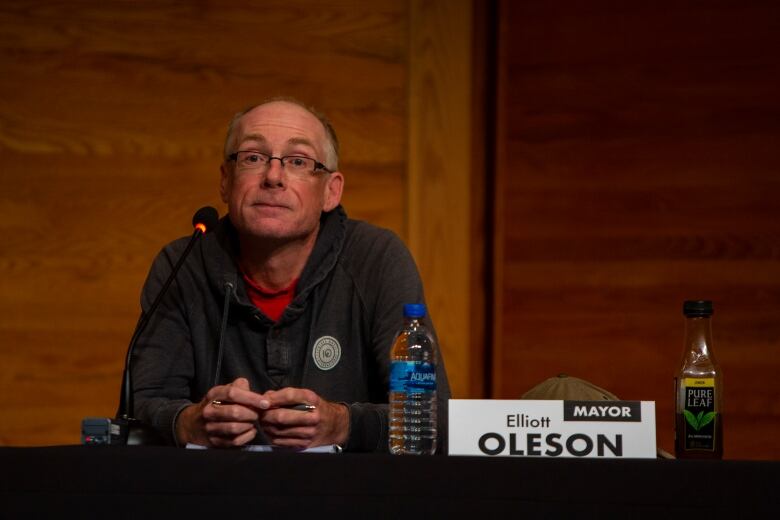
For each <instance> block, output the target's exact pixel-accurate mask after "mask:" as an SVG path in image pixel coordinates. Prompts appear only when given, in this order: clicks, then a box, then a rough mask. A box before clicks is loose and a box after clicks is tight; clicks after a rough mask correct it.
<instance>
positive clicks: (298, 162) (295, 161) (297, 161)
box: [289, 157, 306, 168]
mask: <svg viewBox="0 0 780 520" xmlns="http://www.w3.org/2000/svg"><path fill="white" fill-rule="evenodd" d="M289 163H290V165H291V166H294V167H296V168H301V167H303V166H306V159H304V158H303V157H290V159H289Z"/></svg>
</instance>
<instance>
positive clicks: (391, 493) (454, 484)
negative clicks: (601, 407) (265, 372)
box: [0, 446, 780, 519]
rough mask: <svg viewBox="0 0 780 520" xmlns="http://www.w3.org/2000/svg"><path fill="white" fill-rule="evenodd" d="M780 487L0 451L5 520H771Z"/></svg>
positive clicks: (163, 451) (335, 460)
mask: <svg viewBox="0 0 780 520" xmlns="http://www.w3.org/2000/svg"><path fill="white" fill-rule="evenodd" d="M778 487H780V462H775V461H772V462H770V461H766V462H761V461H688V460H594V459H576V460H575V459H534V458H503V457H501V458H488V457H452V456H449V457H448V456H434V457H394V456H390V455H370V454H362V455H361V454H340V455H326V454H293V453H248V452H241V451H224V450H209V451H196V450H183V449H176V448H164V447H141V446H133V447H108V446H94V447H87V446H60V447H50V448H0V498H1V499H2V500H0V518H6V517H7V518H17V517H28V516H30V515H32V516H40V515H41V514H45V515H49V514H51V515H57V516H62V515H63V514H64V513H66V512H67V513H69V514H74V515H76V516H77V517H89V518H103V517H105V518H112V519H113V518H140V517H149V516H154V517H162V516H166V517H168V518H177V517H182V516H183V515H194V516H195V517H204V516H210V517H212V518H215V519H217V518H228V517H229V516H231V515H238V514H242V515H245V514H248V515H249V518H277V517H278V518H298V517H310V518H311V516H312V515H320V516H318V518H330V517H336V516H338V517H341V518H344V517H354V518H423V517H426V518H440V517H445V516H446V517H449V516H451V517H453V518H462V517H463V515H475V517H476V518H498V517H503V518H528V517H532V518H538V517H559V516H569V517H574V516H576V517H577V518H583V517H585V518H595V517H620V516H625V517H626V518H636V517H642V518H667V517H670V515H672V514H684V515H686V516H685V517H684V518H713V517H717V518H748V517H753V516H755V515H756V514H758V513H762V512H763V513H767V514H769V515H770V516H769V517H770V518H774V517H776V515H777V512H778V506H780V499H779V497H780V492H779V491H778ZM267 515H273V516H267ZM322 515H327V516H322ZM627 515H630V516H627ZM681 518H682V517H681Z"/></svg>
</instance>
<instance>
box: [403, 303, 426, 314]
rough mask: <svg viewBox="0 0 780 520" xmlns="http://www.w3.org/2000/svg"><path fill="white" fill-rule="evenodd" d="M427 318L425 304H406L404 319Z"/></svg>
mask: <svg viewBox="0 0 780 520" xmlns="http://www.w3.org/2000/svg"><path fill="white" fill-rule="evenodd" d="M423 317H425V304H424V303H405V304H404V318H423Z"/></svg>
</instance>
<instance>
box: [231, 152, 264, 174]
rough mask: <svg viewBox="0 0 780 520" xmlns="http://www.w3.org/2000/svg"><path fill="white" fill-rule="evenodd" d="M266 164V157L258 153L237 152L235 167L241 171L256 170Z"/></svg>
mask: <svg viewBox="0 0 780 520" xmlns="http://www.w3.org/2000/svg"><path fill="white" fill-rule="evenodd" d="M267 164H268V156H267V155H265V154H262V153H260V152H252V151H249V152H238V154H237V157H236V165H237V166H238V167H239V168H240V169H242V170H256V169H258V168H263V167H265V166H266V165H267Z"/></svg>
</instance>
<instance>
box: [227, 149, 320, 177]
mask: <svg viewBox="0 0 780 520" xmlns="http://www.w3.org/2000/svg"><path fill="white" fill-rule="evenodd" d="M227 158H228V160H229V161H235V163H236V171H237V172H255V173H264V172H266V171H267V170H268V169H269V168H270V167H271V161H273V160H274V159H276V160H277V161H279V162H280V163H281V164H282V169H284V171H285V172H287V173H291V174H295V175H305V174H307V173H317V172H318V171H324V172H327V173H332V171H331V170H329V169H328V168H326V167H325V165H324V164H322V163H321V162H319V161H317V160H315V159H312V158H311V157H306V156H305V155H285V156H284V157H274V156H273V155H270V154H267V153H263V152H257V151H255V150H239V151H237V152H234V153H231V154H230V155H228V157H227Z"/></svg>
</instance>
